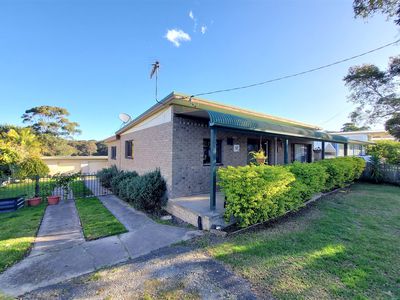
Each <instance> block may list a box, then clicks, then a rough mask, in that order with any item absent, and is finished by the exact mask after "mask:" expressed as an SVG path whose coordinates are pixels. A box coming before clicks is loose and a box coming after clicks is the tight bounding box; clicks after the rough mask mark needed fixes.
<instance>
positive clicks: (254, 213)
mask: <svg viewBox="0 0 400 300" xmlns="http://www.w3.org/2000/svg"><path fill="white" fill-rule="evenodd" d="M218 176H219V181H218V185H219V186H221V187H222V188H223V190H224V192H225V196H226V199H227V203H226V204H227V205H226V210H225V218H226V219H227V220H229V219H230V218H231V216H234V217H235V218H237V219H238V221H239V224H240V226H243V227H246V226H248V225H251V224H254V223H257V222H259V221H260V220H268V219H270V218H273V217H275V216H278V215H280V214H282V213H283V212H284V211H285V210H286V205H287V203H286V202H285V201H284V199H283V198H282V195H283V194H285V193H286V192H288V191H289V184H290V183H292V182H294V181H295V180H296V179H295V176H294V175H293V174H292V173H290V171H289V170H288V168H285V167H282V166H274V167H273V166H267V165H254V164H251V165H248V166H243V167H230V166H229V167H227V168H221V169H219V170H218Z"/></svg>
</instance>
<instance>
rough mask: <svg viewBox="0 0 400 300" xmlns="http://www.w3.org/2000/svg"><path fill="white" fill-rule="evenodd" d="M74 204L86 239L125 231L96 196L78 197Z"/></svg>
mask: <svg viewBox="0 0 400 300" xmlns="http://www.w3.org/2000/svg"><path fill="white" fill-rule="evenodd" d="M75 204H76V208H77V210H78V214H79V217H80V219H81V223H82V229H83V235H84V236H85V239H86V240H94V239H99V238H102V237H106V236H110V235H116V234H120V233H124V232H127V230H126V228H125V227H124V225H122V224H121V223H120V222H119V221H118V220H117V218H115V217H114V216H113V215H112V214H111V213H110V211H109V210H108V209H107V208H106V207H104V205H103V204H102V203H101V202H100V200H99V199H98V198H97V197H88V198H78V199H76V200H75Z"/></svg>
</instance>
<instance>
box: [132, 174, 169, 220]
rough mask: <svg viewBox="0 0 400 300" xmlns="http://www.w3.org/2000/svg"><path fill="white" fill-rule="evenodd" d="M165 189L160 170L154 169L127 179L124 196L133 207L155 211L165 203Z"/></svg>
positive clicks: (150, 211)
mask: <svg viewBox="0 0 400 300" xmlns="http://www.w3.org/2000/svg"><path fill="white" fill-rule="evenodd" d="M166 190H167V185H166V182H165V180H164V178H163V177H162V176H161V173H160V170H156V171H153V172H150V173H147V174H144V175H142V176H138V177H136V178H132V179H130V180H128V182H127V185H126V196H127V198H128V200H129V201H130V202H132V204H133V206H134V207H135V208H137V209H140V210H143V211H146V212H149V213H157V212H158V211H160V210H161V208H162V206H164V205H165V204H166V201H167V198H166V197H165V192H166Z"/></svg>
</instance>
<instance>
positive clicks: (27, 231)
mask: <svg viewBox="0 0 400 300" xmlns="http://www.w3.org/2000/svg"><path fill="white" fill-rule="evenodd" d="M45 208H46V206H45V205H44V204H43V203H42V204H41V205H39V206H36V207H25V208H22V209H20V210H18V211H16V212H9V213H1V214H0V273H1V272H2V271H4V270H5V269H6V268H8V267H9V266H11V265H12V264H14V263H15V262H17V261H19V260H21V259H22V258H23V257H24V256H25V255H26V253H27V252H28V250H29V249H30V248H31V245H32V243H33V241H34V239H35V236H36V232H37V230H38V229H39V225H40V221H41V220H42V217H43V214H44V210H45Z"/></svg>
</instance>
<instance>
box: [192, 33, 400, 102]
mask: <svg viewBox="0 0 400 300" xmlns="http://www.w3.org/2000/svg"><path fill="white" fill-rule="evenodd" d="M398 42H400V39H398V40H396V41H394V42H391V43H389V44H386V45H383V46H380V47H378V48H375V49H372V50H369V51H367V52H363V53H361V54H357V55H354V56H351V57H348V58H345V59H341V60H338V61H335V62H333V63H330V64H327V65H323V66H320V67H317V68H313V69H309V70H306V71H302V72H299V73H294V74H289V75H285V76H282V77H277V78H273V79H269V80H266V81H261V82H257V83H253V84H248V85H243V86H238V87H233V88H227V89H221V90H214V91H210V92H203V93H198V94H194V95H192V96H190V99H191V98H193V97H197V96H204V95H211V94H217V93H223V92H231V91H236V90H241V89H248V88H251V87H255V86H259V85H264V84H267V83H271V82H275V81H280V80H284V79H288V78H292V77H296V76H300V75H304V74H307V73H311V72H315V71H318V70H322V69H326V68H329V67H332V66H334V65H338V64H341V63H344V62H346V61H349V60H353V59H355V58H358V57H361V56H364V55H367V54H370V53H373V52H376V51H379V50H381V49H384V48H387V47H389V46H392V45H395V44H397V43H398Z"/></svg>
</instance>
